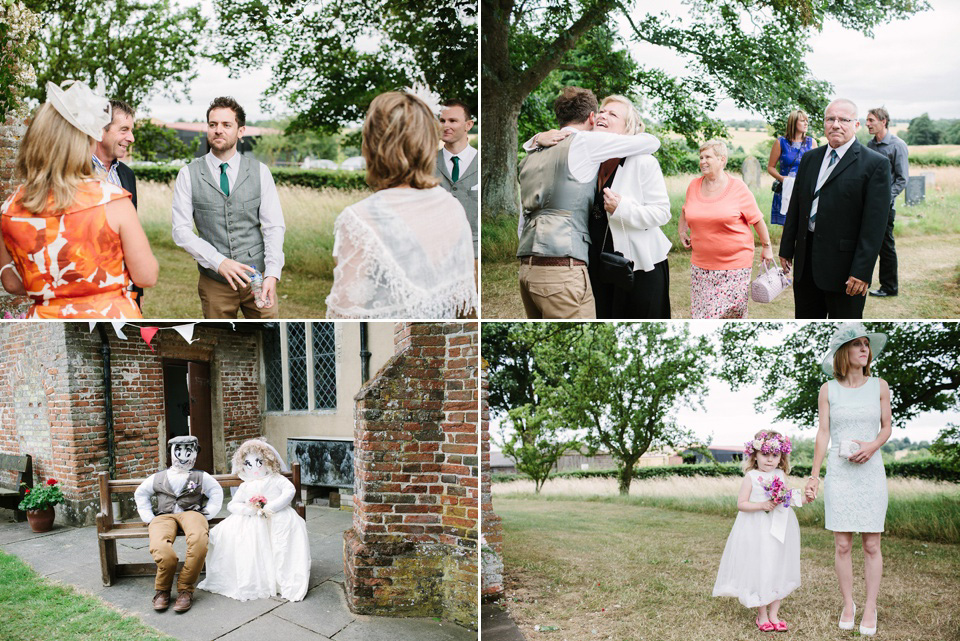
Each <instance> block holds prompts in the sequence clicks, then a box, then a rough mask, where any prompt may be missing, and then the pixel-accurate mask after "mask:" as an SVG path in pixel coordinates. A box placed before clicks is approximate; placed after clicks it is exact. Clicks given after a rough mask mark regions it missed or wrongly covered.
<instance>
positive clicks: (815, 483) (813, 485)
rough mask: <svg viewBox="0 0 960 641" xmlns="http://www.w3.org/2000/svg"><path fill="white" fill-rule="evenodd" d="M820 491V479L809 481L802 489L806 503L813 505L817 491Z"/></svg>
mask: <svg viewBox="0 0 960 641" xmlns="http://www.w3.org/2000/svg"><path fill="white" fill-rule="evenodd" d="M819 489H820V479H809V480H808V481H807V486H806V487H805V488H804V492H803V494H804V496H806V497H807V503H813V502H814V501H816V500H817V490H819Z"/></svg>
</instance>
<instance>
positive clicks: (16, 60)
mask: <svg viewBox="0 0 960 641" xmlns="http://www.w3.org/2000/svg"><path fill="white" fill-rule="evenodd" d="M38 26H39V25H38V20H37V16H36V14H35V13H33V12H32V11H30V9H28V8H27V7H26V6H24V5H23V3H20V2H4V3H2V4H0V123H2V122H4V121H5V120H6V119H7V116H8V115H10V114H12V113H14V112H16V111H22V110H23V106H22V104H21V100H22V99H23V90H24V88H25V87H27V86H29V85H31V84H33V82H34V81H35V78H34V74H33V68H32V66H31V65H30V63H29V60H30V58H31V57H32V52H33V49H34V47H35V46H36V45H35V43H36V31H37V28H38Z"/></svg>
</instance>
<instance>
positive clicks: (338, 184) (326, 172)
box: [134, 165, 368, 189]
mask: <svg viewBox="0 0 960 641" xmlns="http://www.w3.org/2000/svg"><path fill="white" fill-rule="evenodd" d="M134 171H135V172H136V175H137V180H140V181H145V182H157V183H169V182H172V181H174V180H176V178H177V173H178V172H179V171H180V167H177V166H176V165H136V166H134ZM270 173H271V174H273V179H274V180H275V181H276V183H277V184H278V185H295V186H298V187H311V188H313V189H323V188H333V189H368V187H367V182H366V175H367V174H366V172H363V171H347V170H340V169H293V168H288V167H275V168H273V169H271V170H270Z"/></svg>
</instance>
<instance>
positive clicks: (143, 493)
mask: <svg viewBox="0 0 960 641" xmlns="http://www.w3.org/2000/svg"><path fill="white" fill-rule="evenodd" d="M167 444H168V445H169V447H170V462H171V465H170V467H169V468H167V469H165V470H163V471H162V472H157V473H156V474H152V475H150V476H149V477H148V478H147V479H146V480H145V481H144V482H143V483H141V484H140V485H139V487H137V490H136V492H134V494H133V497H134V499H135V500H136V502H137V512H138V513H139V514H140V518H141V519H143V522H144V523H146V524H147V531H148V532H149V534H150V555H151V556H153V560H154V561H155V562H156V564H157V578H156V581H155V582H154V587H155V588H156V591H157V592H156V594H155V595H154V597H153V609H154V610H157V611H160V612H162V611H164V610H166V609H167V608H168V607H169V606H170V589H171V588H172V587H173V575H174V574H176V572H177V563H178V562H179V559H178V558H177V553H176V552H174V551H173V542H174V540H175V539H176V538H177V528H178V526H179V529H181V530H183V533H184V536H185V537H186V539H187V555H186V558H185V559H184V561H183V569H182V570H180V575H179V577H178V578H177V602H176V603H175V604H174V606H173V610H174V611H175V612H186V611H187V610H189V609H190V607H191V606H192V605H193V591H194V589H195V587H196V585H197V579H198V578H199V577H200V570H201V569H202V568H203V562H204V561H205V560H206V558H207V536H208V533H209V530H210V525H209V523H208V521H209V520H210V519H212V518H213V517H215V516H216V515H217V513H218V512H219V511H220V506H221V505H222V504H223V489H222V488H221V487H220V484H219V483H217V481H216V479H214V478H213V477H212V476H210V475H209V474H207V473H206V472H204V471H202V470H195V469H193V466H194V464H195V463H196V462H197V453H198V452H199V451H200V444H199V442H198V441H197V437H196V436H175V437H173V438H172V439H170V440H169V441H167ZM152 497H156V499H157V507H156V509H154V508H153V505H152V504H151V501H150V499H151V498H152Z"/></svg>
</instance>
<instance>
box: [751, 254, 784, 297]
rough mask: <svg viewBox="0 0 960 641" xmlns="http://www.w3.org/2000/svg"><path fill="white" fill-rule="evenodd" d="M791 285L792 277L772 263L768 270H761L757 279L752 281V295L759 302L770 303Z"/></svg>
mask: <svg viewBox="0 0 960 641" xmlns="http://www.w3.org/2000/svg"><path fill="white" fill-rule="evenodd" d="M761 269H762V264H761ZM789 286H790V279H789V278H787V276H786V274H784V273H783V270H782V269H780V268H779V267H774V265H773V263H770V264H769V266H768V267H767V270H766V271H763V272H760V275H759V276H757V279H756V280H755V281H753V282H752V283H750V297H751V298H752V299H753V300H754V301H756V302H758V303H769V302H772V301H773V299H775V298H776V297H777V296H779V295H780V294H781V293H782V292H783V290H785V289H786V288H787V287H789Z"/></svg>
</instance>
